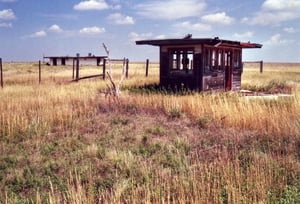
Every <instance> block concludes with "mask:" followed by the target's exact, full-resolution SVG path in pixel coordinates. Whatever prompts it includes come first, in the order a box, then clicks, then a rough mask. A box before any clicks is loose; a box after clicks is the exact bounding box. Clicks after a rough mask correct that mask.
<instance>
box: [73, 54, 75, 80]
mask: <svg viewBox="0 0 300 204" xmlns="http://www.w3.org/2000/svg"><path fill="white" fill-rule="evenodd" d="M74 77H75V59H74V58H73V74H72V79H73V80H74Z"/></svg>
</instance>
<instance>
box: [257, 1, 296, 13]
mask: <svg viewBox="0 0 300 204" xmlns="http://www.w3.org/2000/svg"><path fill="white" fill-rule="evenodd" d="M299 7H300V1H299V0H266V1H265V2H264V3H263V5H262V9H264V10H271V11H276V10H278V11H280V10H291V9H295V8H299Z"/></svg>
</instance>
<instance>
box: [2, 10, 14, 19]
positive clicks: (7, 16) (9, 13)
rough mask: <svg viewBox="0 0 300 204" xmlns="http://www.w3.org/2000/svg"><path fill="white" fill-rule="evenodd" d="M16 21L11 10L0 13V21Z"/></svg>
mask: <svg viewBox="0 0 300 204" xmlns="http://www.w3.org/2000/svg"><path fill="white" fill-rule="evenodd" d="M13 19H16V16H15V14H14V12H13V10H11V9H4V10H2V11H0V20H13Z"/></svg>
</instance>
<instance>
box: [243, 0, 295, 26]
mask: <svg viewBox="0 0 300 204" xmlns="http://www.w3.org/2000/svg"><path fill="white" fill-rule="evenodd" d="M298 18H300V1H299V0H266V1H265V2H264V3H263V4H262V6H261V9H260V11H259V12H257V13H256V14H255V15H254V17H253V18H252V19H249V21H248V23H250V24H253V25H278V24H280V23H282V22H285V21H290V20H295V19H298Z"/></svg>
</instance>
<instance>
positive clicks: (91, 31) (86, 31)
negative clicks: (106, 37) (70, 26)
mask: <svg viewBox="0 0 300 204" xmlns="http://www.w3.org/2000/svg"><path fill="white" fill-rule="evenodd" d="M104 32H105V28H99V27H97V26H93V27H85V28H82V29H81V30H80V31H79V33H80V34H83V35H98V34H101V33H104Z"/></svg>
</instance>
